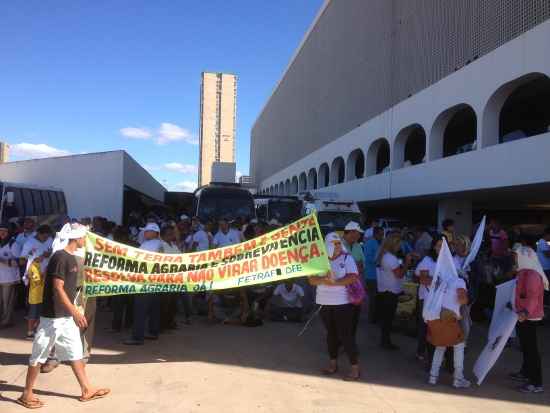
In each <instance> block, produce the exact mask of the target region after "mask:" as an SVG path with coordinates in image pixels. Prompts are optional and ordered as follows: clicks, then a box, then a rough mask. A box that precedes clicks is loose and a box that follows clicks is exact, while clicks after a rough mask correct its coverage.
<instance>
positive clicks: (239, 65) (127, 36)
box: [0, 0, 323, 189]
mask: <svg viewBox="0 0 550 413" xmlns="http://www.w3.org/2000/svg"><path fill="white" fill-rule="evenodd" d="M322 2H323V1H322V0H278V1H267V0H263V1H259V0H235V1H222V0H208V1H206V0H194V1H192V0H179V1H177V0H155V1H146V0H141V1H136V0H132V1H130V0H127V1H122V0H111V1H107V0H96V1H83V0H81V1H78V0H25V1H17V2H15V1H14V2H10V1H3V2H1V4H0V15H1V16H2V19H1V20H2V24H1V25H0V56H1V57H0V59H1V64H0V139H2V140H5V141H7V142H8V143H10V145H12V152H11V156H10V157H11V159H12V160H19V159H28V158H34V157H44V156H52V155H62V154H66V153H82V152H95V151H106V150H115V149H125V150H126V151H128V152H129V153H130V155H132V156H133V157H134V158H135V159H136V160H137V161H138V162H140V163H141V164H143V165H144V166H146V167H147V168H148V169H149V170H150V171H151V173H152V174H153V175H154V176H155V177H156V178H157V179H158V180H159V181H161V182H162V183H163V184H164V185H165V186H166V187H167V188H168V189H189V187H190V186H192V185H194V184H196V179H197V178H196V170H195V169H196V165H197V163H198V145H197V141H198V129H199V91H200V73H201V72H202V71H221V72H230V73H235V74H237V75H238V77H239V84H238V97H237V170H238V171H241V172H242V173H245V174H246V173H248V169H249V147H250V129H251V127H252V124H253V123H254V120H255V119H256V116H257V115H258V113H259V111H260V110H261V108H262V107H263V105H264V103H265V101H266V99H267V98H268V97H269V95H270V93H271V91H272V89H273V87H274V86H275V84H276V82H277V81H278V80H279V78H280V76H281V74H282V72H283V70H284V69H285V67H286V65H287V64H288V62H289V60H290V58H291V56H292V54H293V53H294V50H295V49H296V47H297V46H298V44H299V42H300V40H301V38H302V36H303V35H304V33H305V32H306V30H307V28H308V27H309V25H310V24H311V22H312V21H313V18H314V17H315V15H316V13H317V11H318V10H319V8H320V7H321V5H322ZM125 135H126V136H125Z"/></svg>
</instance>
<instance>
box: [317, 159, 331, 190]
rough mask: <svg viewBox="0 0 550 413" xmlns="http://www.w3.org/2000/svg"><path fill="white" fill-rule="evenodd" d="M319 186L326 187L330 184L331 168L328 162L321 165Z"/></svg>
mask: <svg viewBox="0 0 550 413" xmlns="http://www.w3.org/2000/svg"><path fill="white" fill-rule="evenodd" d="M318 178H319V180H318V185H317V186H318V187H319V188H325V187H327V186H329V185H330V170H329V167H328V164H327V163H324V164H322V165H321V166H320V167H319V177H318Z"/></svg>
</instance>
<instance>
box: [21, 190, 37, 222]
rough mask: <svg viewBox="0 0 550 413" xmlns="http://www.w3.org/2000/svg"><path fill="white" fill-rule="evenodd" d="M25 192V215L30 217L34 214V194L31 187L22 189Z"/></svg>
mask: <svg viewBox="0 0 550 413" xmlns="http://www.w3.org/2000/svg"><path fill="white" fill-rule="evenodd" d="M21 192H22V194H23V203H24V205H25V216H26V217H30V216H33V215H34V204H33V202H32V194H31V190H30V189H26V188H23V189H21Z"/></svg>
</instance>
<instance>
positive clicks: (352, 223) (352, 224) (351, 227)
mask: <svg viewBox="0 0 550 413" xmlns="http://www.w3.org/2000/svg"><path fill="white" fill-rule="evenodd" d="M344 231H359V232H361V233H363V232H365V231H363V230H362V229H361V225H359V224H358V223H357V222H355V221H350V222H348V224H347V225H346V227H345V228H344Z"/></svg>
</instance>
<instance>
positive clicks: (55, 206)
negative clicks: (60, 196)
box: [48, 191, 59, 214]
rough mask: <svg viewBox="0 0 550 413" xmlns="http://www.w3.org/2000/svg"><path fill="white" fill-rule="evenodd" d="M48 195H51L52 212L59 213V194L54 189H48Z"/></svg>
mask: <svg viewBox="0 0 550 413" xmlns="http://www.w3.org/2000/svg"><path fill="white" fill-rule="evenodd" d="M48 196H49V197H50V203H51V204H52V214H57V213H58V212H59V205H58V204H57V196H56V195H55V192H54V191H48Z"/></svg>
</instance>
